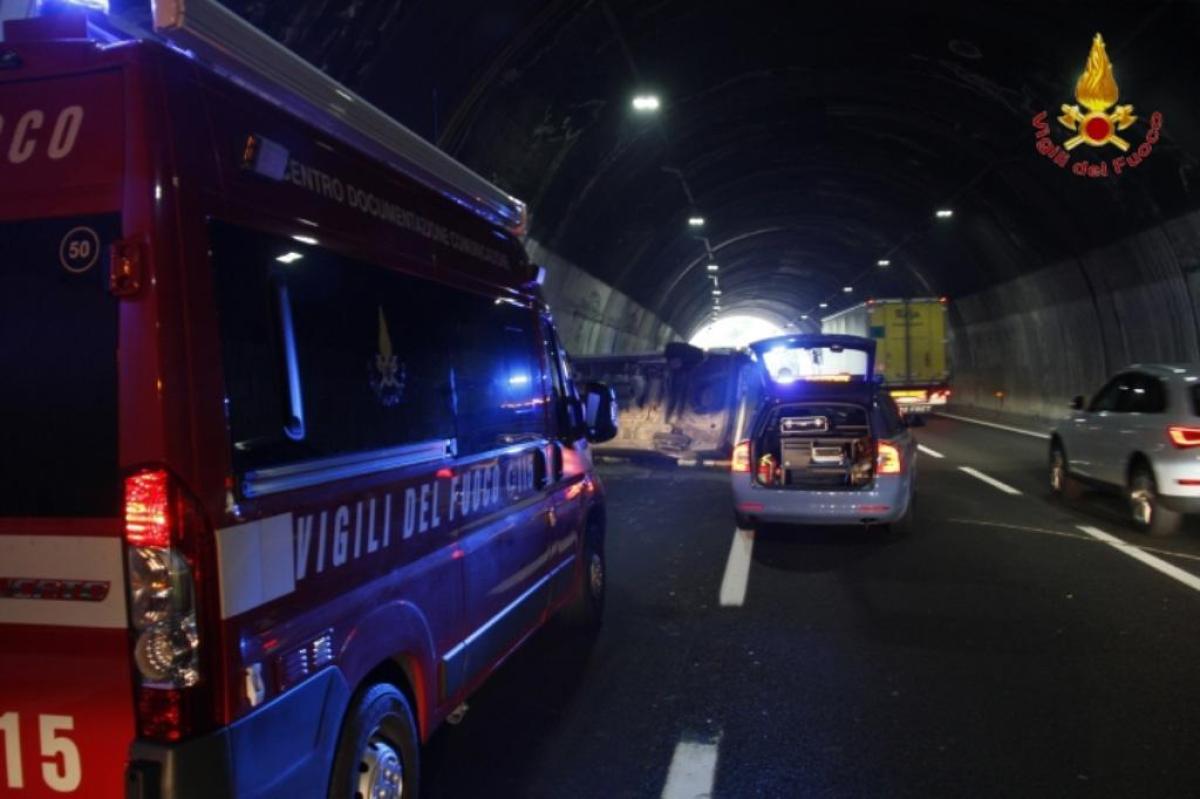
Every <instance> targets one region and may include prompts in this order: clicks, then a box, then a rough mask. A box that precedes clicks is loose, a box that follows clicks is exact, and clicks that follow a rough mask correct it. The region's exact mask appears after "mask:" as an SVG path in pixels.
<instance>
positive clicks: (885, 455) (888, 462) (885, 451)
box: [875, 441, 904, 474]
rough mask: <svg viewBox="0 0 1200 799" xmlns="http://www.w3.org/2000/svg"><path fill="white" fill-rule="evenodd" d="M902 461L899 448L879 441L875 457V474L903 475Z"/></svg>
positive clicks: (888, 442) (887, 442)
mask: <svg viewBox="0 0 1200 799" xmlns="http://www.w3.org/2000/svg"><path fill="white" fill-rule="evenodd" d="M903 472H904V461H903V460H901V458H900V448H899V447H897V446H896V445H895V444H893V443H891V442H890V441H880V442H879V446H878V449H877V454H876V456H875V474H903Z"/></svg>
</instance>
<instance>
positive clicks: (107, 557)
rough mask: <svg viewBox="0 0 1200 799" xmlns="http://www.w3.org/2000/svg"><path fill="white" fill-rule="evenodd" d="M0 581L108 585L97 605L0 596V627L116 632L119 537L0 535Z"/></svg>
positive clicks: (121, 597) (120, 600)
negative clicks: (24, 580) (3, 579)
mask: <svg viewBox="0 0 1200 799" xmlns="http://www.w3.org/2000/svg"><path fill="white" fill-rule="evenodd" d="M0 577H6V578H9V579H14V578H21V579H41V580H82V581H101V582H107V583H108V594H107V595H106V596H105V597H104V599H103V600H102V601H100V602H89V601H84V600H78V599H20V598H14V597H0V624H43V625H48V626H52V627H101V628H106V629H120V628H123V627H125V626H126V620H125V569H124V567H123V565H122V563H121V539H119V538H116V537H95V536H80V535H0Z"/></svg>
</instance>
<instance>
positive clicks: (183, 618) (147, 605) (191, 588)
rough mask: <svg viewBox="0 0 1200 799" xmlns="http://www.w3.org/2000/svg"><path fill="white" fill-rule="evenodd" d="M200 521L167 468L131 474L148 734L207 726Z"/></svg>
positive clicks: (131, 551) (135, 623)
mask: <svg viewBox="0 0 1200 799" xmlns="http://www.w3.org/2000/svg"><path fill="white" fill-rule="evenodd" d="M199 520H200V513H199V509H198V508H197V507H196V505H195V503H194V501H193V500H192V499H191V498H190V497H189V496H188V495H187V493H186V492H185V491H183V490H182V488H181V487H180V486H179V485H178V483H177V481H176V480H174V479H173V478H172V477H171V476H170V474H169V473H168V472H166V471H165V470H163V469H148V470H144V471H139V472H136V473H134V474H131V475H129V476H127V477H126V478H125V544H126V562H127V566H128V572H129V579H128V589H127V590H128V598H129V619H130V623H131V626H132V629H133V651H132V659H133V664H134V667H135V668H134V676H135V684H136V689H137V690H136V695H137V708H136V709H137V719H138V733H139V735H140V736H141V737H144V738H150V739H154V740H159V741H178V740H180V739H181V738H183V737H184V736H186V735H189V734H191V733H192V732H196V731H198V729H199V728H200V727H202V726H203V725H202V724H201V723H199V718H200V715H199V714H200V713H202V712H203V711H204V710H205V707H206V694H207V692H206V691H205V690H204V689H203V688H202V687H201V684H202V679H201V676H202V675H201V671H202V670H201V659H200V655H201V651H200V633H199V625H198V623H197V611H198V608H197V602H196V590H195V579H194V576H193V572H194V557H195V540H196V538H197V533H198V532H199V530H198V529H197V528H198V526H199V525H200V521H199ZM188 539H191V540H190V541H188ZM185 547H188V548H190V552H189V551H185ZM189 554H190V555H191V556H192V560H191V561H189V558H188V555H189Z"/></svg>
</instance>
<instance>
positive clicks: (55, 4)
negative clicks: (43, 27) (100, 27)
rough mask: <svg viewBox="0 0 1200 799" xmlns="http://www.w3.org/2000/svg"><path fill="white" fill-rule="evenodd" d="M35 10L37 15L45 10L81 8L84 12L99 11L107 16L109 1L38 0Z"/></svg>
mask: <svg viewBox="0 0 1200 799" xmlns="http://www.w3.org/2000/svg"><path fill="white" fill-rule="evenodd" d="M37 8H38V13H41V12H42V11H46V10H49V11H54V10H62V9H68V8H81V9H83V10H85V11H99V12H100V13H101V14H107V13H108V10H109V0H39V2H38V6H37Z"/></svg>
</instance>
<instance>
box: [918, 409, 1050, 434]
mask: <svg viewBox="0 0 1200 799" xmlns="http://www.w3.org/2000/svg"><path fill="white" fill-rule="evenodd" d="M935 414H936V415H937V416H945V417H946V418H947V419H954V420H956V421H959V422H967V423H969V424H978V425H983V426H984V427H994V428H996V429H997V430H1007V431H1008V432H1010V433H1020V434H1021V435H1023V436H1031V437H1033V438H1041V439H1048V438H1050V434H1049V433H1039V432H1037V431H1036V430H1024V429H1022V428H1020V427H1011V426H1009V425H1006V424H997V423H996V422H985V421H984V420H983V419H972V418H971V417H970V416H959V415H957V414H953V413H945V412H943V411H935Z"/></svg>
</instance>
